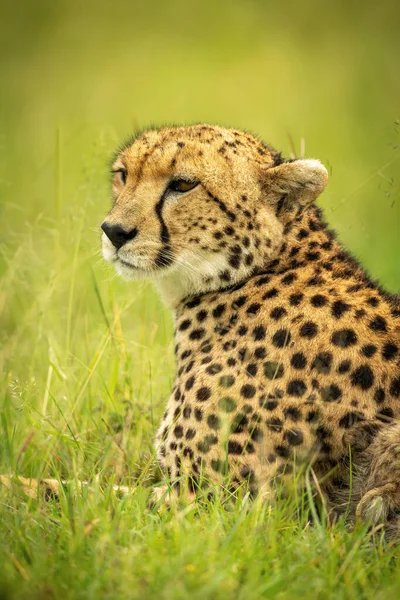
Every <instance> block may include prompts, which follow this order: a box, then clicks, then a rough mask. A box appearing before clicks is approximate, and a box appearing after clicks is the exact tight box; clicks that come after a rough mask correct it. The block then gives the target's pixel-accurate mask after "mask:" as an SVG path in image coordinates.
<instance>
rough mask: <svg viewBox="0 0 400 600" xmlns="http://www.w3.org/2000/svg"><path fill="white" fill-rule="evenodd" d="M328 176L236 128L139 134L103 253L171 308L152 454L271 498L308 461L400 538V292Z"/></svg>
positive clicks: (193, 486)
mask: <svg viewBox="0 0 400 600" xmlns="http://www.w3.org/2000/svg"><path fill="white" fill-rule="evenodd" d="M327 181H328V173H327V170H326V169H325V167H324V166H323V165H322V164H321V163H320V162H319V161H318V160H305V159H290V160H284V159H283V158H282V156H281V153H279V152H277V151H275V150H274V149H273V148H272V147H270V146H269V145H266V144H264V143H262V142H261V141H259V140H258V139H257V138H256V137H254V136H253V135H251V134H249V133H244V132H242V131H238V130H235V129H226V128H222V127H219V126H212V125H203V124H199V125H192V126H177V127H163V128H160V129H149V130H144V131H142V132H141V133H139V134H138V135H137V136H136V137H133V138H131V139H130V140H129V141H128V142H127V143H126V144H125V145H124V146H123V147H122V148H120V150H119V151H118V154H117V156H116V158H115V160H114V162H113V164H112V196H113V206H112V208H111V210H110V212H109V213H108V215H107V217H106V219H105V221H104V222H103V224H102V226H101V227H102V230H103V233H102V248H103V255H104V258H105V259H106V261H108V262H110V263H112V264H113V265H114V267H115V269H116V271H117V272H118V273H119V274H120V275H122V276H123V277H125V278H129V279H139V278H150V279H151V280H152V281H153V282H154V284H155V286H156V287H157V288H158V290H159V292H160V293H161V296H162V297H163V299H164V301H165V303H166V304H167V305H168V306H169V307H170V308H171V309H172V312H173V317H174V324H175V355H176V363H177V374H176V378H175V382H174V384H173V389H172V393H171V396H170V398H169V400H168V403H167V407H166V410H165V413H164V416H163V418H162V423H161V425H160V427H159V430H158V433H157V435H156V452H157V460H158V462H159V464H160V467H161V469H162V471H163V472H164V473H165V475H166V477H168V478H169V480H170V481H171V482H173V484H174V486H175V489H176V490H177V491H178V492H179V488H180V486H182V482H183V481H185V482H186V485H187V487H186V490H188V491H189V493H192V494H194V493H195V492H196V490H197V489H198V486H199V482H200V481H201V479H202V478H206V479H207V481H210V482H213V483H215V484H216V485H219V484H220V483H221V481H223V477H224V476H226V475H227V474H229V481H230V482H231V485H232V486H233V487H235V486H236V488H238V487H240V486H241V485H245V484H246V485H247V486H248V487H249V489H250V492H251V493H252V494H253V495H257V494H258V495H260V496H261V497H265V498H268V499H270V500H273V499H274V497H275V495H276V492H275V490H276V486H277V484H278V483H279V484H280V485H281V484H282V481H283V482H285V481H286V479H287V478H288V477H290V474H291V473H293V469H294V466H295V465H297V464H308V465H312V468H313V471H314V474H315V476H316V478H317V480H318V479H320V480H321V484H320V487H321V489H322V490H323V494H324V495H326V498H328V500H329V502H330V506H332V510H333V511H336V513H337V514H340V512H341V511H342V512H343V510H344V509H343V506H346V507H347V508H346V510H348V504H349V502H348V499H347V500H346V499H345V500H343V498H345V496H346V494H350V493H351V499H350V504H351V506H352V507H353V508H352V509H351V510H352V514H353V516H354V517H355V516H356V515H358V516H360V517H361V518H364V519H370V520H372V522H373V523H378V522H381V521H386V523H387V524H389V522H390V523H391V524H390V527H389V528H391V531H392V532H393V535H397V521H396V515H397V513H398V512H399V511H400V422H399V421H398V420H397V419H398V417H399V412H400V370H399V332H400V321H399V317H400V301H399V296H396V295H392V294H389V293H387V292H385V291H383V290H382V288H381V287H379V285H377V284H376V283H374V282H372V281H371V279H370V278H369V276H368V275H367V274H366V272H365V271H364V270H363V268H362V267H361V266H360V264H359V263H358V262H357V261H356V260H355V259H354V258H353V257H352V256H351V255H350V254H349V253H348V252H347V251H346V250H345V249H344V248H343V246H342V244H341V243H340V242H339V241H338V240H337V238H336V236H335V234H334V233H333V232H332V231H331V230H330V229H329V228H328V226H327V224H326V223H325V221H324V220H323V216H322V212H321V210H320V209H319V208H318V207H317V206H316V204H315V200H316V199H317V197H318V196H319V195H320V194H321V193H322V192H323V190H324V188H325V186H326V184H327ZM350 470H352V471H353V475H354V476H353V475H352V478H351V479H352V489H351V492H350V483H349V482H350ZM399 527H400V526H399Z"/></svg>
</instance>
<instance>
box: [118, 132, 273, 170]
mask: <svg viewBox="0 0 400 600" xmlns="http://www.w3.org/2000/svg"><path fill="white" fill-rule="evenodd" d="M171 153H173V161H174V162H173V164H172V166H175V165H176V164H178V162H179V160H182V159H188V158H189V159H190V158H195V159H197V158H198V157H205V158H207V156H208V155H210V156H212V157H213V158H214V157H215V154H219V155H220V157H221V158H222V159H224V160H225V161H226V163H228V164H229V163H231V162H232V161H234V160H235V158H244V159H247V160H248V161H251V162H253V163H256V164H259V165H262V166H263V167H264V168H265V167H273V166H277V165H279V164H281V163H282V162H283V159H282V157H281V154H280V152H277V151H276V150H275V149H274V148H272V147H271V146H270V145H269V144H265V143H264V142H262V141H261V140H259V139H258V138H257V137H255V136H254V135H252V134H251V133H247V132H244V131H239V130H237V129H233V128H224V127H221V126H218V125H207V124H197V125H187V126H173V127H161V128H157V129H155V128H154V129H146V130H143V131H140V132H138V133H137V134H136V135H134V136H131V138H129V139H128V140H127V141H126V142H125V143H124V144H123V146H122V147H121V148H120V149H119V150H118V153H117V156H116V157H115V160H118V159H120V160H121V159H123V160H125V161H126V162H127V163H128V164H129V165H130V166H132V167H133V168H135V167H136V168H140V165H141V163H142V161H143V160H146V161H149V160H151V158H152V157H153V158H158V159H159V158H160V157H161V156H163V155H165V154H171Z"/></svg>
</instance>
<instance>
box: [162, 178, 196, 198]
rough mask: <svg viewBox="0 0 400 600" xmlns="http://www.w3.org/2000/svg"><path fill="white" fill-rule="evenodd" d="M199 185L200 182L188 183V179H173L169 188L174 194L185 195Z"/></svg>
mask: <svg viewBox="0 0 400 600" xmlns="http://www.w3.org/2000/svg"><path fill="white" fill-rule="evenodd" d="M198 184H199V182H198V181H187V180H186V179H173V180H172V181H171V183H170V184H169V186H168V187H169V189H170V190H172V191H173V192H180V193H181V194H183V193H184V192H189V191H190V190H192V189H193V188H195V187H196V185H198Z"/></svg>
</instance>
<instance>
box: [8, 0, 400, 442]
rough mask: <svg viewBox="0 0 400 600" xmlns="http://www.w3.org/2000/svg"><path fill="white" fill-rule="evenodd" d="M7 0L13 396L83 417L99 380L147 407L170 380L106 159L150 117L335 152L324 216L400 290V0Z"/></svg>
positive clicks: (161, 335) (322, 154)
mask: <svg viewBox="0 0 400 600" xmlns="http://www.w3.org/2000/svg"><path fill="white" fill-rule="evenodd" d="M0 6H1V15H0V44H1V45H0V67H1V88H2V89H1V95H0V136H1V137H0V196H1V209H0V210H1V216H0V273H1V282H0V310H1V322H0V332H1V333H0V335H1V351H0V369H2V371H3V373H4V380H3V381H4V382H5V384H6V386H5V389H6V397H8V396H7V394H9V395H10V394H11V396H10V397H11V398H14V401H15V406H19V403H20V405H21V407H25V406H26V405H29V406H30V407H31V410H33V409H34V410H38V411H39V413H38V414H40V415H41V416H43V414H45V413H46V411H47V410H49V408H48V407H49V406H50V405H51V402H50V396H51V395H53V397H54V398H55V399H57V402H59V403H61V405H63V402H64V405H65V402H66V400H65V398H67V399H68V402H70V403H71V404H70V405H69V406H70V414H71V415H73V414H74V411H75V409H76V407H77V406H79V403H78V404H76V402H78V400H76V398H78V399H80V400H79V401H81V400H82V401H83V402H89V403H91V402H93V403H94V405H95V404H96V402H97V400H96V398H97V397H99V398H100V400H99V403H100V404H99V406H101V405H102V404H101V403H102V402H104V396H103V391H104V386H103V380H102V379H101V378H103V379H104V380H105V379H107V378H108V379H107V381H108V384H107V385H108V387H107V394H109V395H110V394H111V396H112V394H113V393H114V391H115V389H118V390H122V391H121V393H120V395H119V396H118V394H117V396H118V398H120V397H122V398H132V397H133V396H134V395H135V394H136V395H137V396H138V397H140V398H142V399H143V405H144V406H147V407H148V404H149V397H153V393H154V394H155V395H156V396H157V397H156V400H155V401H156V402H157V403H162V401H163V399H164V398H165V396H166V395H167V393H168V387H169V385H170V381H171V378H172V376H173V356H172V350H171V344H170V338H171V333H172V327H171V321H170V317H169V315H168V313H167V311H166V310H165V309H164V308H163V307H162V305H161V303H160V301H159V299H158V297H157V296H156V294H155V292H153V290H152V288H151V286H149V285H147V284H143V283H140V284H132V283H130V284H126V283H124V282H122V281H119V280H117V279H116V278H115V276H114V273H113V271H112V270H111V269H110V268H109V267H108V266H106V265H104V264H103V261H102V259H101V256H100V247H99V224H100V223H101V222H102V220H103V217H104V215H105V214H106V212H107V210H108V206H109V183H108V177H109V175H108V165H107V161H108V159H109V158H110V156H111V155H112V153H113V151H114V149H115V146H116V145H117V144H118V143H119V142H120V141H122V140H123V139H124V138H125V137H126V136H127V135H128V134H129V133H131V132H132V130H133V129H134V128H135V127H138V126H139V127H142V126H145V125H148V124H150V123H155V124H162V123H165V122H176V123H182V122H183V123H185V122H191V121H206V122H207V121H209V122H216V123H221V124H227V125H232V126H235V127H238V128H246V129H249V130H251V131H254V132H255V133H257V134H259V135H260V136H261V137H262V138H263V139H264V140H265V141H267V142H269V143H271V144H272V145H273V146H275V147H276V148H278V149H280V150H283V152H284V154H285V155H286V156H289V155H290V154H291V153H296V154H297V155H302V154H305V155H306V156H308V157H317V158H320V159H321V160H322V161H323V162H324V163H325V165H327V167H328V169H329V171H330V174H331V178H330V183H329V186H328V188H327V190H326V192H325V193H324V195H323V197H322V198H321V200H320V204H321V206H323V207H324V208H325V211H326V218H327V220H328V221H329V223H330V224H331V225H332V226H334V227H335V228H336V229H337V230H338V232H339V233H340V237H341V239H342V240H343V241H344V242H345V243H346V244H347V245H348V247H349V248H350V250H351V251H352V252H354V253H355V254H356V256H358V257H359V258H360V259H361V260H362V261H363V262H364V263H365V265H366V266H367V268H368V269H369V270H370V272H371V274H372V275H373V276H374V277H376V278H379V279H380V280H381V281H382V283H383V284H384V285H385V286H386V287H387V288H389V289H390V290H393V291H395V290H398V289H399V283H400V276H399V268H398V264H399V250H400V236H399V234H398V232H399V218H400V198H399V195H400V177H399V176H398V170H399V165H400V125H399V122H398V119H399V118H400V102H399V100H400V77H399V74H400V68H399V57H400V35H399V23H400V4H399V3H396V2H390V1H382V2H379V3H377V2H363V3H359V2H351V1H350V2H349V1H347V2H339V1H338V2H320V1H315V0H308V1H307V2H294V1H292V0H287V1H285V2H276V1H274V2H270V1H267V0H264V1H261V0H229V1H228V0H219V1H218V2H215V1H211V0H203V1H202V2H189V1H188V2H183V1H182V0H179V1H178V0H166V1H164V2H162V1H161V0H159V1H156V0H148V1H147V2H136V1H131V2H128V1H118V0H116V1H113V2H111V1H106V0H104V1H99V0H98V1H97V2H94V1H93V0H86V1H85V2H77V1H73V0H72V1H71V0H70V1H68V2H67V1H62V0H59V1H56V0H51V1H48V0H36V1H35V2H31V1H27V0H25V1H22V2H19V3H18V2H8V1H7V2H5V1H4V0H2V1H1V3H0ZM117 313H118V315H117ZM116 315H117V316H116ZM115 323H117V324H118V327H119V329H118V332H119V333H118V332H117V333H116V330H115V327H116V325H115ZM111 330H112V332H113V336H114V339H115V336H117V339H118V340H119V341H120V340H122V339H123V340H124V344H125V343H126V344H127V346H126V348H127V350H126V353H125V350H124V353H123V356H124V359H123V361H126V362H123V365H124V366H121V364H122V363H121V362H119V363H118V365H116V366H110V365H114V363H113V362H112V361H113V360H114V358H113V357H115V355H116V350H115V347H113V346H112V345H109V347H108V349H107V352H108V354H107V352H106V353H105V354H104V356H105V357H106V358H104V356H103V359H104V360H105V365H102V366H101V368H100V369H98V371H99V372H96V373H93V371H91V369H93V366H91V365H93V360H95V357H96V356H97V355H96V352H97V351H98V347H99V344H100V346H101V340H102V337H101V336H102V335H103V334H104V331H111ZM118 356H119V359H120V358H121V354H119V355H118ZM129 357H130V358H129ZM103 359H102V360H103ZM96 364H97V363H96ZM107 369H109V371H107ZM57 371H59V372H58V375H57ZM88 372H89V373H91V375H90V378H89V379H90V384H93V382H95V384H96V385H95V387H94V391H93V390H92V392H90V393H89V392H88V389H89V388H88V387H87V386H89V383H87V384H82V381H83V382H84V381H86V379H85V377H86V375H85V374H87V373H88ZM112 374H113V375H112ZM56 375H57V376H56ZM92 375H93V377H92ZM96 378H99V379H96ZM71 380H72V381H73V382H74V386H75V387H74V390H73V391H71V387H69V388H68V390H67V391H66V389H65V386H69V385H70V382H71ZM110 381H112V382H113V383H112V384H111V383H110ZM49 382H50V384H51V385H50V387H49ZM79 382H81V383H79ZM75 384H76V385H75ZM81 384H82V385H83V386H84V389H83V391H79V390H81V388H80V387H79V385H81ZM85 385H86V387H85ZM93 385H94V384H93ZM104 385H105V384H104ZM96 386H97V387H96ZM152 386H153V387H154V388H155V390H156V391H155V392H154V390H153V388H152ZM150 388H151V389H150ZM10 390H11V391H10ZM49 390H50V391H49ZM77 390H78V391H77ZM102 390H103V391H102ZM110 390H111V392H110ZM89 391H90V390H89ZM49 394H50V396H49ZM87 394H88V395H87ZM112 397H114V396H112ZM71 398H75V400H76V401H75V400H71ZM102 398H103V399H102ZM15 399H16V400H15ZM26 403H27V404H26ZM61 405H60V406H61ZM32 406H33V409H32ZM96 406H97V405H96ZM53 408H54V407H53ZM54 410H56V409H54ZM93 410H94V409H93ZM118 410H119V409H118ZM118 410H117V413H118ZM121 410H122V409H121ZM161 410H162V409H161V408H159V409H158V412H160V411H161ZM21 411H22V413H23V414H25V413H24V412H23V410H22V409H21ZM56 412H57V411H56ZM75 412H76V411H75ZM23 414H21V415H20V417H19V420H18V423H19V424H20V425H19V426H20V427H21V440H22V439H23V436H24V435H25V433H24V431H25V429H24V428H25V427H27V426H28V424H29V423H31V421H30V419H32V412H31V413H30V416H29V418H28V419H27V421H26V423H25V425H23V423H24V418H23ZM57 414H58V413H57ZM118 414H119V413H118ZM149 431H150V433H149V434H148V435H149V440H150V438H151V436H152V435H153V430H152V429H151V428H150V429H149ZM35 439H36V438H35ZM149 445H150V441H149Z"/></svg>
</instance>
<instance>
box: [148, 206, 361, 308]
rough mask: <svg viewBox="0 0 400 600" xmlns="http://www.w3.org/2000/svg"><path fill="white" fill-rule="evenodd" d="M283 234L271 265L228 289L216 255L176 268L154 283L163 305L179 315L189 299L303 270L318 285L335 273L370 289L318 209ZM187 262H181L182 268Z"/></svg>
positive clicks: (310, 210) (233, 282) (244, 276)
mask: <svg viewBox="0 0 400 600" xmlns="http://www.w3.org/2000/svg"><path fill="white" fill-rule="evenodd" d="M284 233H285V235H284V241H283V243H282V244H281V246H280V249H279V251H278V252H277V255H276V257H275V258H274V259H273V260H272V261H270V262H268V263H266V264H265V265H261V266H258V267H257V268H253V269H252V271H251V273H248V272H247V273H245V274H241V273H240V272H239V273H237V274H236V279H234V280H231V281H230V282H229V285H227V284H226V283H225V284H223V282H221V279H220V278H218V277H217V276H215V275H214V274H215V272H216V271H218V270H221V268H222V267H223V265H222V264H219V261H220V260H221V259H220V258H219V257H218V255H212V256H209V255H207V256H204V257H199V256H197V261H198V262H197V263H196V264H193V265H192V267H193V268H192V269H191V270H190V271H189V272H188V270H187V269H180V268H179V266H178V267H177V268H176V269H174V270H173V271H171V272H170V273H168V274H167V275H165V276H163V277H162V278H161V277H160V278H159V279H158V280H156V281H155V282H154V283H155V285H156V287H157V289H158V291H159V293H160V294H161V296H162V298H163V301H164V303H165V304H166V305H167V306H168V307H169V308H171V309H172V311H173V312H174V313H175V312H176V311H179V312H180V310H181V309H180V307H182V306H184V304H185V303H186V302H187V301H190V298H193V297H199V298H200V297H201V296H206V295H207V294H213V293H218V294H219V295H220V294H223V293H224V292H229V291H231V290H232V289H234V288H235V287H237V286H241V285H243V284H244V283H246V282H247V281H249V280H251V279H252V278H253V277H255V276H257V275H260V274H261V273H267V274H270V275H273V274H277V275H278V274H279V275H282V274H283V273H285V272H288V271H294V270H296V269H302V268H304V269H308V270H310V271H312V272H313V273H314V275H315V277H316V281H317V280H318V278H319V277H320V276H321V273H322V272H323V271H324V270H326V271H333V272H335V274H336V278H337V279H346V278H347V277H348V276H349V275H350V274H351V275H352V277H355V279H356V280H359V281H360V282H361V283H362V284H363V285H365V284H368V285H372V284H371V282H370V280H369V279H368V277H367V276H366V275H365V272H364V271H363V270H362V269H361V267H360V266H359V265H358V263H357V262H356V261H355V260H354V259H353V258H352V257H351V256H350V255H349V254H348V253H347V252H346V251H345V250H344V248H343V246H342V245H341V244H340V242H338V241H337V240H336V239H335V236H334V233H333V232H332V231H331V230H329V229H328V228H327V225H326V223H325V222H324V220H323V218H322V213H321V211H320V209H319V208H317V207H316V206H315V205H312V206H311V207H309V208H308V209H307V210H306V211H304V213H303V214H302V215H301V216H300V217H298V218H297V219H296V220H295V221H293V222H291V223H290V224H288V225H287V226H286V231H285V232H284ZM188 260H189V259H184V263H185V266H187V264H188ZM202 261H203V262H202Z"/></svg>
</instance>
